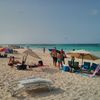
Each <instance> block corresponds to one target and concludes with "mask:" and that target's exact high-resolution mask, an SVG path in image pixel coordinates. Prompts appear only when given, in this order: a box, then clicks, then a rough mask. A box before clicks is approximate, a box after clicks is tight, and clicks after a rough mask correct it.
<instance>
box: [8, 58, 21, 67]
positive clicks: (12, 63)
mask: <svg viewBox="0 0 100 100" xmlns="http://www.w3.org/2000/svg"><path fill="white" fill-rule="evenodd" d="M16 64H21V62H20V61H18V60H15V57H14V56H10V58H9V62H8V65H9V66H14V65H16Z"/></svg>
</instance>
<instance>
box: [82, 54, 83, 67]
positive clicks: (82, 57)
mask: <svg viewBox="0 0 100 100" xmlns="http://www.w3.org/2000/svg"><path fill="white" fill-rule="evenodd" d="M82 65H83V55H82Z"/></svg>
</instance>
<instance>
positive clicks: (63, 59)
mask: <svg viewBox="0 0 100 100" xmlns="http://www.w3.org/2000/svg"><path fill="white" fill-rule="evenodd" d="M60 53H61V55H62V62H63V64H65V58H66V54H65V51H64V50H63V49H61V51H60Z"/></svg>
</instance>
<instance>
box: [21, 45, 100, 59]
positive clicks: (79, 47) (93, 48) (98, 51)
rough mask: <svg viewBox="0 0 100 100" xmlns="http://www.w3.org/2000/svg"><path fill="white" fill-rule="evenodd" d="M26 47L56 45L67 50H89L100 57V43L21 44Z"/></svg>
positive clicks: (49, 46)
mask: <svg viewBox="0 0 100 100" xmlns="http://www.w3.org/2000/svg"><path fill="white" fill-rule="evenodd" d="M20 46H21V47H24V48H31V49H34V48H46V49H51V48H54V47H56V48H57V49H58V50H60V49H63V50H65V51H66V52H68V51H70V50H73V49H75V50H87V51H90V52H92V53H93V54H95V55H97V56H99V57H100V44H20Z"/></svg>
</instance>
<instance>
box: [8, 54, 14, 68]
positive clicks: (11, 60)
mask: <svg viewBox="0 0 100 100" xmlns="http://www.w3.org/2000/svg"><path fill="white" fill-rule="evenodd" d="M8 65H9V66H13V65H14V59H13V58H12V56H10V58H9V62H8Z"/></svg>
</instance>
